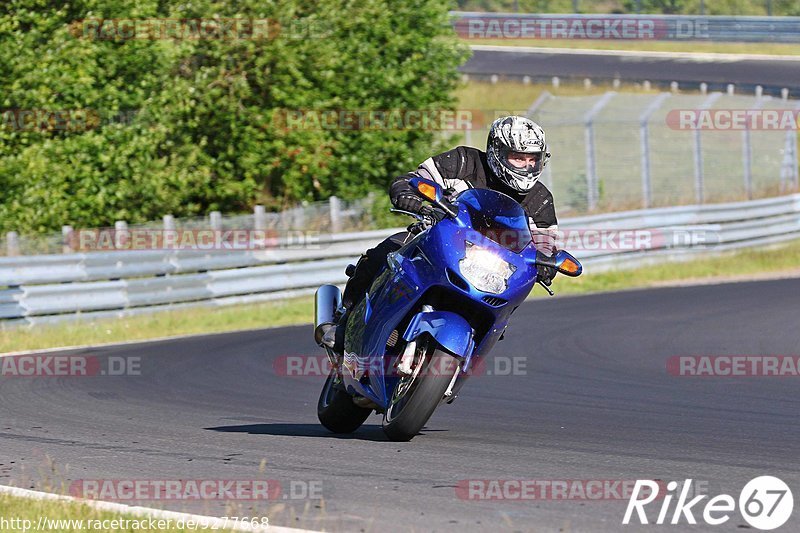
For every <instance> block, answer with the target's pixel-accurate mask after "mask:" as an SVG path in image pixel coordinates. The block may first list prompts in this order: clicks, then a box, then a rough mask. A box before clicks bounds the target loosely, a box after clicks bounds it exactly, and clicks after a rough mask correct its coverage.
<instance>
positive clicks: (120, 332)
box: [0, 297, 314, 353]
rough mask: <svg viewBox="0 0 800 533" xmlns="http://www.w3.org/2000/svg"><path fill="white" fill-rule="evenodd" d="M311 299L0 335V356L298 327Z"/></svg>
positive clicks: (183, 311) (309, 316) (305, 319)
mask: <svg viewBox="0 0 800 533" xmlns="http://www.w3.org/2000/svg"><path fill="white" fill-rule="evenodd" d="M313 314H314V303H313V301H312V298H311V297H305V298H296V299H291V300H281V301H275V302H269V303H262V304H252V305H241V306H230V307H218V308H211V309H209V308H194V309H181V310H174V311H160V312H157V313H153V314H149V315H139V316H132V317H129V318H119V319H103V320H96V321H93V322H72V323H64V324H56V325H43V326H40V327H36V328H10V329H6V330H0V353H2V352H9V351H19V350H35V349H41V348H50V347H55V346H77V345H84V344H102V343H109V342H122V341H133V340H142V339H152V338H155V337H165V336H170V335H186V334H191V333H211V332H219V331H234V330H239V329H253V328H264V327H269V326H285V325H289V324H301V323H303V322H309V321H311V320H312V317H313Z"/></svg>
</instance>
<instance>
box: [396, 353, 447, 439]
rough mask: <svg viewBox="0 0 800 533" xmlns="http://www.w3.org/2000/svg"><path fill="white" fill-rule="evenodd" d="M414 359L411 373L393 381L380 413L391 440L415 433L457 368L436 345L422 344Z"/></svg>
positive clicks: (436, 404) (430, 413) (412, 436)
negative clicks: (394, 383)
mask: <svg viewBox="0 0 800 533" xmlns="http://www.w3.org/2000/svg"><path fill="white" fill-rule="evenodd" d="M426 344H427V343H426ZM429 344H430V345H433V344H434V343H433V342H432V341H429ZM415 358H416V360H415V361H414V366H412V369H413V373H412V375H411V376H408V377H404V378H402V379H400V381H399V382H398V383H397V385H396V386H395V389H394V393H393V394H392V399H391V403H390V404H389V407H388V409H386V413H384V415H383V430H384V432H385V433H386V435H387V436H388V437H389V438H390V439H392V440H394V441H408V440H411V439H413V438H414V436H415V435H416V434H417V433H419V430H421V429H422V427H423V426H424V425H425V424H426V423H427V422H428V420H429V419H430V417H431V415H433V412H434V411H435V410H436V407H437V406H438V405H439V402H440V401H441V400H442V398H443V397H444V393H445V392H446V391H447V387H448V386H449V385H450V381H451V380H452V379H453V375H454V374H455V373H456V372H457V371H458V360H457V359H456V358H455V357H453V356H452V355H450V354H448V353H447V352H443V351H442V350H439V349H436V348H430V347H428V346H426V345H423V346H421V347H420V348H419V349H418V350H417V354H416V355H415Z"/></svg>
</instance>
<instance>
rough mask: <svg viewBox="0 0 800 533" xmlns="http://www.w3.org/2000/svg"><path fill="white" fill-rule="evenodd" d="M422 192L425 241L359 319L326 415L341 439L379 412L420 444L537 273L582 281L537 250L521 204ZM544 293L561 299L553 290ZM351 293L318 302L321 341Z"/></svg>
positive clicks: (399, 254) (326, 395)
mask: <svg viewBox="0 0 800 533" xmlns="http://www.w3.org/2000/svg"><path fill="white" fill-rule="evenodd" d="M410 183H411V185H412V187H413V188H414V189H415V190H416V191H417V192H418V193H419V194H420V196H421V197H422V198H424V199H426V200H427V201H429V202H430V203H431V204H432V205H433V206H427V207H426V210H425V211H424V212H423V214H413V213H406V214H408V215H411V216H414V217H415V218H417V222H416V223H415V224H412V226H410V228H409V229H410V230H411V231H412V233H416V235H415V236H414V237H413V238H412V239H410V240H409V241H408V242H407V243H406V244H404V245H403V246H402V247H401V248H400V249H399V250H397V251H396V252H393V253H390V254H389V255H388V257H387V265H386V266H385V267H384V269H383V270H382V271H381V273H380V274H379V275H378V277H377V278H376V279H375V281H374V282H373V283H372V285H371V287H370V289H369V291H368V292H367V294H366V297H365V298H363V299H362V300H361V301H360V302H359V303H358V304H357V305H356V306H355V307H354V308H353V309H352V310H351V311H350V315H349V317H348V319H347V325H346V327H345V337H344V339H345V341H344V354H343V356H342V357H340V356H338V355H337V354H335V353H333V351H332V350H330V349H329V348H326V350H327V351H328V357H329V358H330V361H331V365H332V369H331V372H330V375H329V376H328V379H327V380H326V382H325V385H324V386H323V388H322V393H321V394H320V398H319V403H318V406H317V414H318V416H319V420H320V422H321V423H322V425H323V426H325V427H326V428H328V429H329V430H331V431H333V432H335V433H350V432H353V431H355V430H356V429H358V427H360V426H361V425H362V424H363V423H364V421H365V420H366V419H367V417H368V416H369V415H370V414H371V413H372V412H373V411H376V412H377V413H379V414H382V415H383V429H384V431H385V433H386V435H387V436H388V437H389V438H390V439H392V440H395V441H408V440H411V439H412V438H413V437H414V436H415V435H416V434H417V433H418V432H419V431H420V430H421V429H422V427H423V426H424V425H425V424H426V423H427V421H428V419H430V417H431V415H432V414H433V412H434V410H435V409H436V407H438V406H439V405H440V404H441V403H442V402H446V403H451V402H452V401H453V400H455V398H456V396H457V395H458V391H459V390H460V389H461V387H462V386H463V385H464V383H465V382H466V380H467V378H468V377H469V375H470V374H471V371H472V370H473V369H474V368H475V367H476V365H478V364H479V363H480V362H481V360H482V359H483V358H485V357H486V356H487V355H488V354H489V352H490V351H491V350H492V348H493V347H494V345H495V344H496V343H497V341H498V340H500V339H501V338H502V336H503V333H504V331H505V329H506V326H507V324H508V321H509V318H510V317H511V315H512V314H513V313H514V311H515V310H516V309H517V307H518V306H519V305H520V304H521V303H522V302H523V301H524V300H525V298H526V297H527V296H528V294H529V293H530V292H531V290H532V289H533V287H534V285H535V284H536V283H537V266H542V265H545V266H549V267H551V268H555V269H556V270H557V271H558V272H560V273H562V274H565V275H567V276H579V275H580V274H581V271H582V266H581V264H580V263H579V262H578V261H577V260H576V259H575V258H574V257H573V256H571V255H570V254H569V253H567V252H565V251H558V252H557V253H555V254H553V255H552V256H546V255H544V254H542V253H541V252H538V251H537V250H536V247H535V245H534V243H533V242H532V236H531V232H530V229H529V226H528V218H527V216H526V214H525V212H524V210H523V209H522V207H521V206H520V205H519V204H518V203H517V202H516V201H514V200H513V199H512V198H511V197H509V196H507V195H505V194H502V193H500V192H497V191H494V190H490V189H467V190H466V191H464V192H462V193H460V194H459V195H458V196H457V197H456V198H455V199H454V200H453V201H452V203H451V202H449V201H447V200H445V199H444V194H443V191H442V188H441V187H440V186H439V185H438V184H437V183H435V182H432V181H430V180H426V179H423V178H412V179H411V180H410ZM542 286H543V287H544V288H545V289H546V290H547V291H548V292H549V293H550V295H552V294H553V293H552V292H551V291H550V289H549V288H548V287H547V286H545V285H544V284H542ZM341 299H342V296H341V291H340V290H339V288H338V287H336V286H335V285H322V286H321V287H319V289H317V293H316V320H315V325H314V326H315V332H314V335H315V340H316V341H317V343H318V344H320V345H321V346H322V344H321V339H322V336H323V334H324V331H325V328H326V327H330V325H331V324H336V323H338V321H339V318H340V317H341V316H342V313H343V312H344V309H342V303H341V301H342V300H341Z"/></svg>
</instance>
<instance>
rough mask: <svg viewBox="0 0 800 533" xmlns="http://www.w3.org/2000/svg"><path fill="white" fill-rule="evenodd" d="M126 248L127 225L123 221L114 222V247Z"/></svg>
mask: <svg viewBox="0 0 800 533" xmlns="http://www.w3.org/2000/svg"><path fill="white" fill-rule="evenodd" d="M127 246H128V223H127V222H125V221H124V220H117V221H116V222H114V247H115V248H127Z"/></svg>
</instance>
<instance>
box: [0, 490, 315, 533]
mask: <svg viewBox="0 0 800 533" xmlns="http://www.w3.org/2000/svg"><path fill="white" fill-rule="evenodd" d="M0 494H7V495H9V496H16V497H18V498H30V499H32V500H48V501H63V502H74V503H80V504H83V505H86V506H88V507H91V508H93V509H97V510H99V511H109V512H112V513H125V514H130V515H134V516H144V517H147V518H156V519H159V520H175V521H178V520H183V521H188V520H192V521H194V522H196V523H199V524H202V525H203V526H204V528H207V529H209V530H211V529H215V530H220V529H222V528H223V526H224V527H225V529H229V530H232V531H264V532H268V533H316V532H315V531H314V530H311V529H296V528H291V527H282V526H261V525H255V526H253V525H252V524H250V523H247V522H231V521H230V520H228V521H226V520H224V519H222V518H217V517H215V516H203V515H196V514H189V513H179V512H176V511H162V510H161V509H151V508H150V507H134V506H131V505H125V504H122V503H113V502H105V501H102V500H84V499H81V498H74V497H72V496H62V495H60V494H52V493H50V492H39V491H37V490H28V489H20V488H17V487H9V486H6V485H0Z"/></svg>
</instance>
